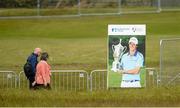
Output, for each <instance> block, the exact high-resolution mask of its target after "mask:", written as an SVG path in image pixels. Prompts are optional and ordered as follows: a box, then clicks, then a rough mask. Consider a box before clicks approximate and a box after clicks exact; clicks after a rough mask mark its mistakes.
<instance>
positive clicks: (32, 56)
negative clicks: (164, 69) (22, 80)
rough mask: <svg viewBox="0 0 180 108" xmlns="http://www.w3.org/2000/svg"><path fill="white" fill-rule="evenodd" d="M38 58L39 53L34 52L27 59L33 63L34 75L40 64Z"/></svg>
mask: <svg viewBox="0 0 180 108" xmlns="http://www.w3.org/2000/svg"><path fill="white" fill-rule="evenodd" d="M37 58H38V55H37V54H34V53H32V54H31V55H30V56H29V57H28V59H27V61H28V62H29V63H30V64H31V65H32V70H33V73H34V75H35V73H36V66H37V64H38V60H37Z"/></svg>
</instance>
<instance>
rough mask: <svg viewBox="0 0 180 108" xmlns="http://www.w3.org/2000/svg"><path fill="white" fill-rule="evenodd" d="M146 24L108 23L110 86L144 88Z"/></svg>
mask: <svg viewBox="0 0 180 108" xmlns="http://www.w3.org/2000/svg"><path fill="white" fill-rule="evenodd" d="M145 40H146V25H108V62H107V63H108V64H107V65H108V82H107V83H108V84H107V86H108V88H116V87H120V88H142V87H145V84H146V71H145Z"/></svg>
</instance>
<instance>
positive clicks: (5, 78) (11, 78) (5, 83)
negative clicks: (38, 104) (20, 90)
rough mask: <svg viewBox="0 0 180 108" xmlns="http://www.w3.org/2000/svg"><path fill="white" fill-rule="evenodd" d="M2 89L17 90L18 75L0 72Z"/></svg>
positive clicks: (0, 86) (12, 72)
mask: <svg viewBox="0 0 180 108" xmlns="http://www.w3.org/2000/svg"><path fill="white" fill-rule="evenodd" d="M0 82H1V83H0V88H16V86H17V83H16V82H17V75H16V73H15V72H14V71H0Z"/></svg>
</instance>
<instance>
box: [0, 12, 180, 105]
mask: <svg viewBox="0 0 180 108" xmlns="http://www.w3.org/2000/svg"><path fill="white" fill-rule="evenodd" d="M108 24H146V25H147V37H146V67H156V68H157V69H158V67H159V40H160V39H161V38H172V37H176V38H177V37H179V36H180V12H162V13H160V14H138V15H137V14H129V15H121V16H91V17H72V18H59V19H55V18H54V19H53V18H52V19H13V20H0V57H1V62H0V70H14V71H16V72H19V71H21V70H22V66H23V64H24V63H25V60H26V57H27V56H28V55H29V54H30V53H31V52H32V50H33V49H34V48H35V47H41V48H42V49H43V51H47V52H49V54H50V60H49V62H50V64H51V66H52V69H84V70H87V71H90V70H94V69H104V68H106V67H107V63H106V59H107V56H106V55H107V49H106V48H107V26H108ZM179 91H180V88H178V87H176V88H169V89H165V88H153V89H132V90H129V89H128V90H124V89H120V90H116V91H99V92H92V93H89V92H72V93H71V92H58V91H37V92H36V91H34V92H33V93H32V92H31V91H28V90H19V89H7V90H6V89H0V92H1V94H0V106H180V105H179V101H180V96H179V94H180V93H179ZM46 97H47V98H46ZM31 100H33V101H31Z"/></svg>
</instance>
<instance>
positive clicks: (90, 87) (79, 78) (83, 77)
mask: <svg viewBox="0 0 180 108" xmlns="http://www.w3.org/2000/svg"><path fill="white" fill-rule="evenodd" d="M146 73H147V74H146V82H145V84H146V85H147V87H156V86H158V85H159V79H158V73H157V70H156V69H155V68H146ZM107 80H108V79H107V69H102V70H93V71H91V72H90V73H88V72H87V71H85V70H51V88H52V89H53V90H64V91H84V90H87V91H96V90H106V89H107ZM0 81H1V84H0V88H16V87H17V85H18V86H19V88H27V89H29V81H28V79H27V78H26V76H25V74H24V72H23V71H21V72H20V73H19V75H16V73H15V72H13V71H0Z"/></svg>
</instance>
